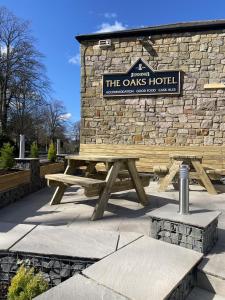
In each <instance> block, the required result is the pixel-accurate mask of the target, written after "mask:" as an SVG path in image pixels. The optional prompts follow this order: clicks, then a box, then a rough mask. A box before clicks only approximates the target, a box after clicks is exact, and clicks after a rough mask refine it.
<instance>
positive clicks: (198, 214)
mask: <svg viewBox="0 0 225 300" xmlns="http://www.w3.org/2000/svg"><path fill="white" fill-rule="evenodd" d="M178 210H179V206H178V205H175V204H167V205H164V206H162V207H160V208H158V209H155V210H153V211H151V212H150V213H149V216H150V217H155V218H159V219H164V220H170V221H174V222H179V223H185V224H189V225H193V226H197V227H200V228H205V227H207V226H208V225H209V224H210V223H211V222H212V221H213V220H215V219H216V218H218V216H219V215H220V214H221V212H220V211H211V210H207V209H202V208H200V207H195V206H191V207H190V213H189V214H188V215H180V214H179V213H178Z"/></svg>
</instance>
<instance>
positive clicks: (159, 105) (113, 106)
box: [76, 20, 225, 146]
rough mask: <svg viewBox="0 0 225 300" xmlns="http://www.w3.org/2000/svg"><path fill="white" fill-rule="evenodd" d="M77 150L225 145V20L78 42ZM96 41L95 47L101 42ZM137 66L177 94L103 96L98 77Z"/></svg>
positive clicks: (82, 38)
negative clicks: (165, 79) (164, 79)
mask: <svg viewBox="0 0 225 300" xmlns="http://www.w3.org/2000/svg"><path fill="white" fill-rule="evenodd" d="M76 39H77V40H78V41H79V42H80V44H81V143H82V144H90V143H91V144H144V145H158V146H160V145H163V146H165V145H168V146H169V145H173V146H177V145H179V146H193V145H195V146H198V145H201V146H203V145H217V146H221V145H225V93H224V91H225V83H224V82H225V20H220V21H207V22H190V23H180V24H171V25H162V26H155V27H145V28H139V29H132V30H123V31H118V32H110V33H96V34H89V35H79V36H77V37H76ZM99 41H100V42H99ZM139 59H142V60H143V61H144V62H145V63H146V64H147V65H148V66H149V67H150V68H152V69H154V70H157V71H162V72H163V71H168V70H179V71H180V93H177V94H176V93H175V94H170V93H165V94H160V93H159V94H144V95H143V94H141V95H139V94H135V95H133V94H131V95H127V94H126V95H120V96H117V97H115V95H112V96H110V95H108V96H107V97H105V96H103V91H102V90H103V86H102V85H103V80H102V78H103V74H104V73H110V74H112V75H113V74H115V73H118V72H121V73H126V72H128V71H129V69H130V68H131V67H132V64H134V63H135V62H137V61H138V60H139Z"/></svg>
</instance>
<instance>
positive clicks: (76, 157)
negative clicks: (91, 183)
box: [66, 154, 139, 162]
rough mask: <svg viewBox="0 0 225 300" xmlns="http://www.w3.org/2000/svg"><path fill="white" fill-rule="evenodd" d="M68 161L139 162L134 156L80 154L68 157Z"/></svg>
mask: <svg viewBox="0 0 225 300" xmlns="http://www.w3.org/2000/svg"><path fill="white" fill-rule="evenodd" d="M66 159H68V160H84V161H97V162H116V161H118V160H128V159H132V160H139V158H138V157H137V156H136V157H135V156H125V155H124V156H123V155H121V156H112V155H96V154H81V155H68V156H66Z"/></svg>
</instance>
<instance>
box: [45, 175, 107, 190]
mask: <svg viewBox="0 0 225 300" xmlns="http://www.w3.org/2000/svg"><path fill="white" fill-rule="evenodd" d="M45 178H46V179H48V180H50V181H51V180H52V181H58V182H61V183H66V184H69V185H80V186H82V187H87V188H88V187H94V186H103V185H105V182H104V181H102V180H99V179H94V178H86V177H80V176H74V175H67V174H49V175H45Z"/></svg>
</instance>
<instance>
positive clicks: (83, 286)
mask: <svg viewBox="0 0 225 300" xmlns="http://www.w3.org/2000/svg"><path fill="white" fill-rule="evenodd" d="M34 299H35V300H50V299H54V300H75V299H77V300H99V299H101V300H126V299H128V298H126V297H124V296H122V295H119V294H117V293H116V292H114V291H111V290H110V289H108V288H106V287H104V286H102V285H99V284H97V283H96V282H95V281H93V280H91V279H88V278H86V277H84V276H81V275H76V276H73V277H71V278H70V279H68V280H66V281H64V282H63V283H61V284H59V285H58V286H56V287H54V288H52V289H50V290H49V291H47V292H45V293H43V294H42V295H40V296H38V297H36V298H34Z"/></svg>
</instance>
